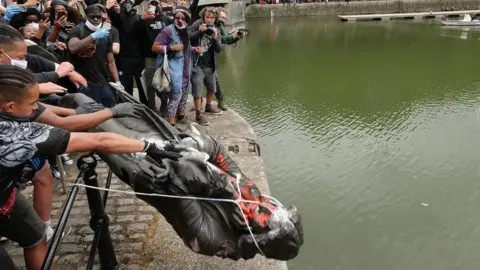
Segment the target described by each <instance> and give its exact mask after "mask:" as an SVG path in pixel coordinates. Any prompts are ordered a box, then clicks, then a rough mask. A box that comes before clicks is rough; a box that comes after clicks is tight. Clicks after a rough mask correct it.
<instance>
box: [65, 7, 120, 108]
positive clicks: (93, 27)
mask: <svg viewBox="0 0 480 270" xmlns="http://www.w3.org/2000/svg"><path fill="white" fill-rule="evenodd" d="M85 14H86V15H87V21H86V22H85V25H81V26H77V27H75V28H74V29H73V30H72V31H71V32H70V36H69V40H68V49H69V51H70V53H71V54H72V62H73V64H74V65H75V68H76V70H77V71H78V72H79V73H80V74H82V75H83V76H84V77H85V78H86V79H87V81H88V88H80V89H79V90H78V91H79V92H81V93H84V94H85V95H87V96H89V97H91V98H92V99H93V100H95V101H96V102H98V103H101V104H103V105H104V106H105V107H108V108H110V107H113V106H114V105H115V97H114V95H113V92H112V90H111V89H110V86H109V83H108V78H109V76H111V78H112V79H113V81H114V82H115V87H116V88H117V87H118V88H120V89H123V86H122V83H121V82H120V80H119V76H118V72H117V66H116V65H115V59H114V56H113V51H112V39H111V38H110V37H109V32H110V31H109V29H107V28H102V26H103V23H102V22H103V18H102V10H101V8H100V7H98V6H97V5H91V6H88V7H87V8H86V9H85ZM105 62H107V65H105ZM107 67H108V70H107Z"/></svg>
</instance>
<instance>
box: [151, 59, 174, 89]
mask: <svg viewBox="0 0 480 270" xmlns="http://www.w3.org/2000/svg"><path fill="white" fill-rule="evenodd" d="M152 86H153V87H154V88H155V89H157V90H158V91H160V92H170V91H171V90H172V83H171V81H170V72H169V70H168V59H167V54H166V53H164V54H163V64H162V66H161V67H159V68H158V69H157V70H156V71H155V74H154V75H153V80H152Z"/></svg>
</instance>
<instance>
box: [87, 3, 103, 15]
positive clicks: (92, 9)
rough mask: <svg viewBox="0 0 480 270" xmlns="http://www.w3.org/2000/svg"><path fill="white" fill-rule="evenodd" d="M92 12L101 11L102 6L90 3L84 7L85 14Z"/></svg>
mask: <svg viewBox="0 0 480 270" xmlns="http://www.w3.org/2000/svg"><path fill="white" fill-rule="evenodd" d="M92 13H102V8H101V7H99V6H98V5H90V6H88V7H87V8H86V9H85V15H88V14H92Z"/></svg>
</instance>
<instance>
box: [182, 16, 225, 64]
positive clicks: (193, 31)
mask: <svg viewBox="0 0 480 270" xmlns="http://www.w3.org/2000/svg"><path fill="white" fill-rule="evenodd" d="M202 23H203V20H202V19H198V20H196V21H195V22H194V23H193V24H192V25H190V27H189V28H188V35H189V36H190V43H191V45H192V47H198V46H200V41H201V39H202V37H203V33H202V32H200V30H199V29H198V28H199V27H200V25H201V24H202ZM218 33H219V38H218V39H217V40H214V39H212V45H210V47H209V48H208V55H209V56H210V57H212V58H213V59H212V63H213V69H214V70H215V68H216V60H215V59H216V56H215V54H217V53H219V52H221V51H222V46H221V45H222V42H221V40H220V38H221V37H220V31H219V32H218ZM192 56H193V65H194V66H196V64H197V63H198V60H199V59H198V58H199V57H200V56H199V54H196V53H195V54H193V55H192Z"/></svg>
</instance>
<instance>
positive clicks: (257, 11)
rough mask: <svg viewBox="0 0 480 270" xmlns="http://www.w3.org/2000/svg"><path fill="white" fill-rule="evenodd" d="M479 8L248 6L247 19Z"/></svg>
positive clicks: (407, 0) (466, 1) (444, 2)
mask: <svg viewBox="0 0 480 270" xmlns="http://www.w3.org/2000/svg"><path fill="white" fill-rule="evenodd" d="M476 9H480V1H478V0H450V1H448V0H398V1H396V0H391V1H387V0H385V1H352V2H348V3H347V2H343V1H342V2H330V3H328V4H326V3H308V4H296V5H293V4H292V5H291V6H288V5H283V4H276V5H257V4H254V5H249V6H248V7H247V10H246V17H250V18H269V17H296V16H320V15H353V14H384V13H412V12H430V11H455V10H476Z"/></svg>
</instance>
